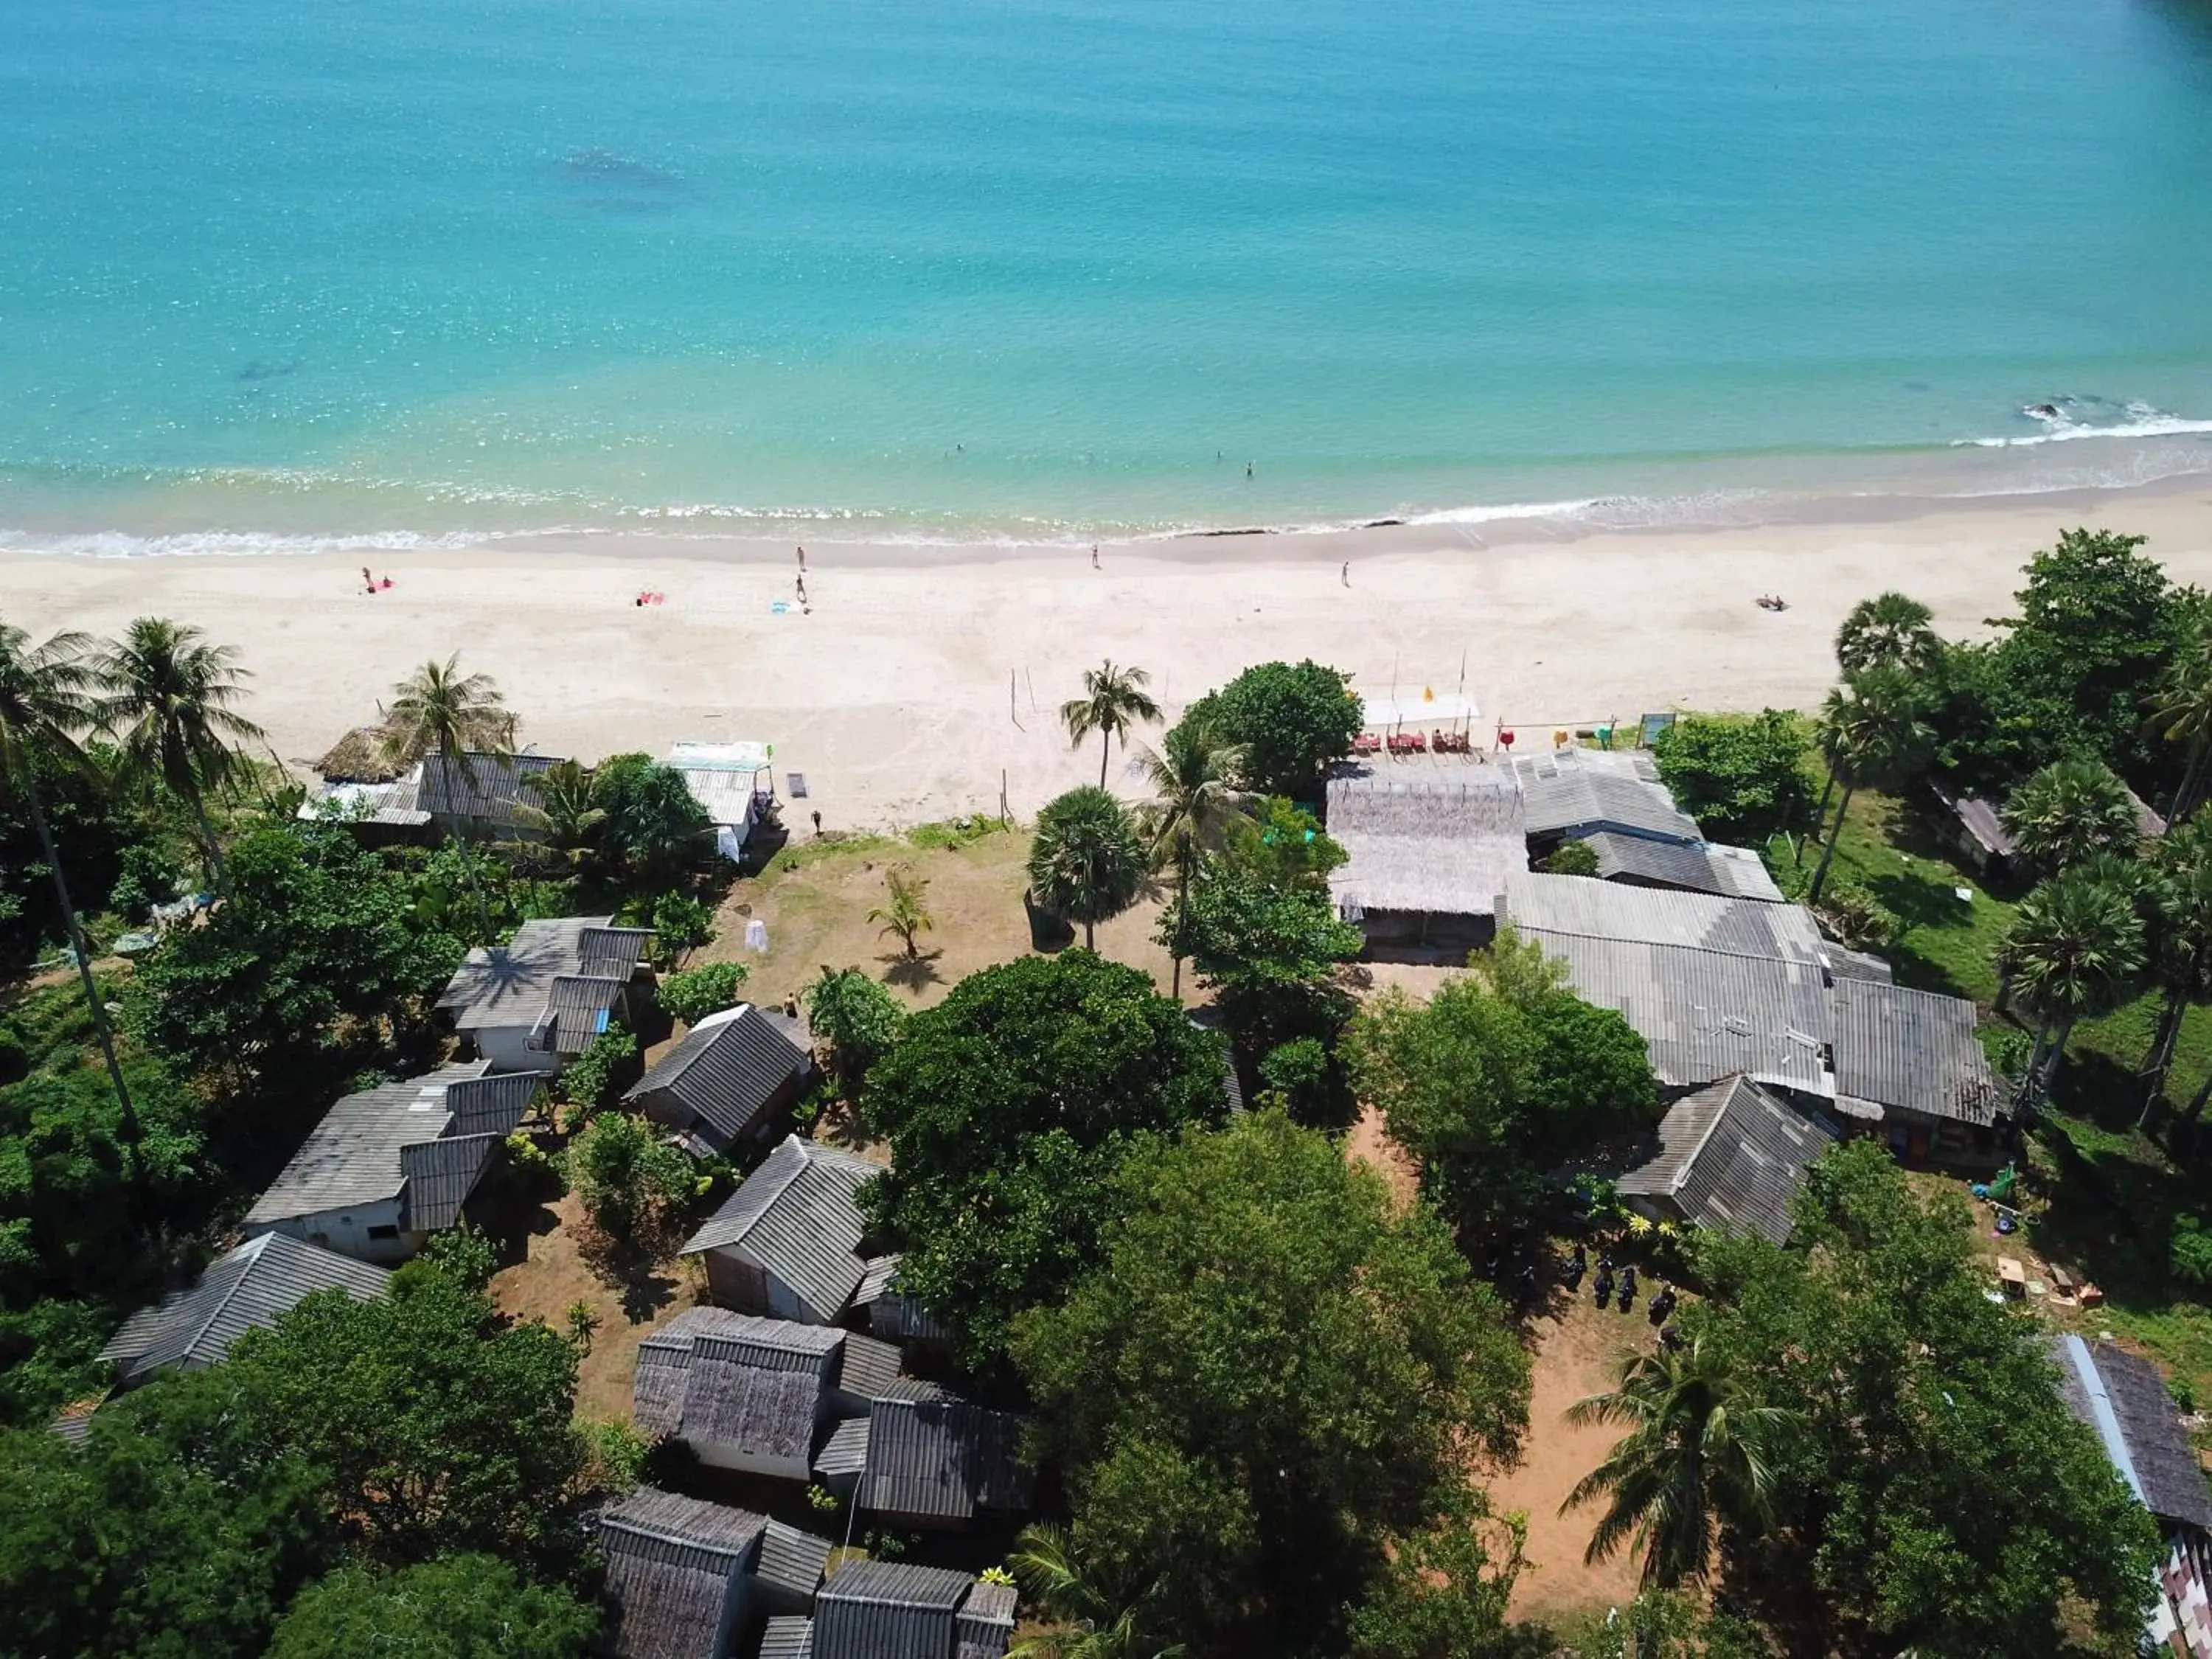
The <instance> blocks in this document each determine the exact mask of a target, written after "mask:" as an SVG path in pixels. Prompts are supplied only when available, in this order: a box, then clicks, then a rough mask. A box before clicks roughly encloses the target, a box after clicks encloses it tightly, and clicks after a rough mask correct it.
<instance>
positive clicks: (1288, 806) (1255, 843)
mask: <svg viewBox="0 0 2212 1659" xmlns="http://www.w3.org/2000/svg"><path fill="white" fill-rule="evenodd" d="M1222 839H1223V844H1222V846H1221V848H1220V849H1219V857H1220V858H1221V860H1222V861H1223V862H1225V863H1226V864H1229V865H1231V866H1234V867H1235V868H1237V869H1238V870H1240V871H1242V872H1244V873H1245V874H1247V875H1249V876H1251V877H1253V878H1255V879H1257V880H1259V881H1261V882H1263V883H1265V884H1267V886H1269V887H1279V888H1301V889H1304V890H1306V891H1309V892H1315V893H1326V892H1327V891H1328V872H1330V871H1332V870H1334V869H1338V868H1340V867H1341V866H1342V865H1343V864H1344V861H1345V860H1346V859H1348V858H1349V857H1350V856H1351V854H1348V853H1346V851H1345V850H1344V848H1343V846H1342V845H1341V844H1340V842H1336V841H1334V840H1333V839H1332V838H1331V837H1330V836H1329V833H1328V831H1327V830H1326V829H1322V827H1321V820H1320V819H1319V818H1317V817H1315V816H1314V815H1313V814H1312V813H1310V812H1309V811H1306V810H1305V808H1304V807H1303V806H1300V805H1297V803H1296V802H1295V801H1292V800H1291V799H1290V798H1289V797H1287V796H1285V795H1268V796H1266V797H1264V798H1262V799H1260V800H1258V801H1256V802H1255V803H1254V805H1253V807H1252V810H1251V811H1250V812H1249V814H1247V815H1243V816H1239V817H1234V818H1231V820H1230V821H1229V822H1228V823H1227V824H1226V826H1225V835H1224V836H1223V838H1222Z"/></svg>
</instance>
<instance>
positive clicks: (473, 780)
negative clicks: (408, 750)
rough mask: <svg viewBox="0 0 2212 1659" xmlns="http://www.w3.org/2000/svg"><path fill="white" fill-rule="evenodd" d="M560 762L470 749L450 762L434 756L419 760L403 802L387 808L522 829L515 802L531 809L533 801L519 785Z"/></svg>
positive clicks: (548, 757) (551, 757)
mask: <svg viewBox="0 0 2212 1659" xmlns="http://www.w3.org/2000/svg"><path fill="white" fill-rule="evenodd" d="M560 763H561V757H559V756H557V755H493V754H487V753H485V752H483V751H482V750H469V751H468V753H467V754H466V755H465V756H464V757H459V758H452V757H447V756H446V755H444V754H442V753H438V752H433V753H431V754H428V755H425V756H423V757H422V765H421V767H420V768H418V769H416V772H415V773H414V774H413V775H411V776H410V779H408V780H407V781H406V782H407V785H408V786H410V787H409V788H408V793H407V798H406V799H404V801H403V800H402V799H400V798H399V797H398V796H396V795H395V796H394V797H393V799H392V807H393V809H395V810H412V811H423V812H428V813H431V814H433V815H435V816H436V817H458V818H472V819H477V820H480V821H482V822H483V823H487V824H489V825H490V826H492V827H493V828H494V829H521V828H526V827H527V826H526V824H525V822H524V818H523V817H522V815H521V814H519V813H517V812H516V811H515V810H514V808H515V803H516V802H518V801H520V802H521V803H522V804H524V805H526V806H535V805H537V804H538V798H537V796H536V795H535V794H533V793H531V792H530V791H529V790H528V789H526V787H524V780H525V779H527V778H534V777H536V776H538V775H539V774H540V773H543V772H545V771H548V770H550V769H552V768H553V767H556V766H557V765H559V764H560Z"/></svg>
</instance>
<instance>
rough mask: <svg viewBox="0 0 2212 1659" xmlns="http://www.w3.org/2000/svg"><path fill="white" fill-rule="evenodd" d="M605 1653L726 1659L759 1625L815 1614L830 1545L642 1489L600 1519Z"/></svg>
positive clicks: (718, 1507) (645, 1658)
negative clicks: (744, 1632) (757, 1621)
mask: <svg viewBox="0 0 2212 1659" xmlns="http://www.w3.org/2000/svg"><path fill="white" fill-rule="evenodd" d="M596 1525H597V1530H598V1533H599V1542H600V1545H601V1547H602V1548H603V1549H604V1550H605V1554H606V1560H607V1573H606V1600H607V1607H608V1616H607V1628H606V1631H605V1650H606V1651H608V1652H610V1653H612V1654H614V1655H617V1656H621V1659H723V1656H725V1655H726V1654H727V1653H728V1652H729V1651H730V1650H731V1648H732V1643H733V1639H734V1638H735V1637H736V1634H737V1632H738V1631H739V1630H741V1629H743V1628H744V1626H746V1625H747V1624H749V1623H750V1621H751V1620H753V1619H754V1618H756V1617H757V1616H760V1615H762V1614H767V1615H769V1617H770V1618H776V1617H789V1616H792V1615H794V1614H803V1613H805V1612H806V1610H807V1609H808V1608H810V1607H812V1605H813V1602H814V1596H815V1594H816V1591H817V1589H819V1588H820V1586H821V1583H822V1577H823V1568H824V1566H825V1565H827V1563H828V1561H829V1553H830V1549H831V1545H830V1542H829V1540H828V1539H826V1538H817V1537H815V1536H814V1535H813V1534H810V1533H805V1532H801V1531H799V1529H798V1528H794V1527H788V1526H786V1525H784V1524H783V1523H782V1522H777V1521H771V1520H769V1519H767V1518H766V1517H765V1516H758V1515H755V1514H753V1513H751V1512H750V1511H749V1510H738V1509H732V1508H729V1507H727V1506H726V1505H724V1504H711V1503H708V1502H706V1501H705V1500H703V1499H701V1498H686V1497H683V1496H681V1495H679V1494H678V1493H675V1492H660V1491H658V1490H656V1489H654V1488H653V1487H651V1486H640V1487H638V1488H636V1489H635V1490H634V1491H632V1492H629V1493H628V1494H627V1495H625V1496H624V1497H623V1498H621V1499H619V1500H618V1501H617V1502H615V1503H613V1504H609V1505H608V1506H607V1507H606V1508H605V1509H604V1510H600V1511H599V1515H598V1516H597V1517H596Z"/></svg>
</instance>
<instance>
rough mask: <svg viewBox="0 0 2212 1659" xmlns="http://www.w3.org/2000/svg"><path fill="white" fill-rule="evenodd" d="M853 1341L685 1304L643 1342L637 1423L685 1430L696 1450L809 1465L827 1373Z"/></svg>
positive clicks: (634, 1390) (818, 1328) (648, 1428)
mask: <svg viewBox="0 0 2212 1659" xmlns="http://www.w3.org/2000/svg"><path fill="white" fill-rule="evenodd" d="M849 1336H850V1333H848V1332H845V1331H842V1330H838V1329H836V1328H832V1327H829V1326H824V1325H801V1324H797V1323H794V1322H792V1321H789V1320H782V1319H763V1318H760V1317H758V1316H755V1315H751V1314H739V1313H732V1312H730V1311H728V1310H726V1309H722V1308H687V1309H685V1310H684V1311H683V1312H682V1313H680V1314H678V1316H676V1317H675V1318H674V1319H672V1320H671V1321H670V1322H668V1323H667V1324H666V1325H664V1326H663V1327H661V1328H659V1330H657V1331H655V1332H653V1334H651V1335H650V1336H648V1337H647V1338H646V1339H645V1340H644V1341H643V1342H642V1343H641V1344H640V1345H639V1347H638V1356H637V1362H638V1363H637V1372H636V1376H635V1381H634V1383H632V1386H631V1395H630V1400H631V1418H632V1420H633V1421H635V1423H636V1425H637V1426H638V1427H639V1428H640V1429H641V1430H643V1431H645V1432H647V1433H648V1434H680V1435H681V1436H682V1437H684V1439H685V1440H686V1441H688V1442H690V1443H693V1444H695V1445H715V1446H726V1447H730V1448H732V1449H736V1450H738V1451H741V1452H744V1453H746V1454H748V1455H756V1456H774V1457H785V1458H800V1459H803V1458H805V1455H806V1452H807V1448H808V1446H809V1445H810V1444H811V1441H812V1439H813V1432H814V1423H815V1419H816V1415H817V1411H818V1409H819V1407H820V1402H821V1399H822V1394H823V1389H824V1387H825V1386H826V1384H825V1381H824V1376H825V1373H827V1372H829V1371H830V1370H831V1368H832V1367H834V1365H835V1364H836V1355H837V1352H838V1351H839V1350H840V1349H841V1348H842V1346H844V1344H845V1342H846V1341H847V1340H848V1337H849ZM860 1340H866V1339H860Z"/></svg>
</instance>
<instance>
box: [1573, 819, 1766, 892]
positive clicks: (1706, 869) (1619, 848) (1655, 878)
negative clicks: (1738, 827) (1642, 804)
mask: <svg viewBox="0 0 2212 1659" xmlns="http://www.w3.org/2000/svg"><path fill="white" fill-rule="evenodd" d="M1582 839H1583V841H1584V842H1587V843H1588V844H1589V849H1590V851H1592V852H1593V853H1595V854H1597V873H1598V876H1599V878H1600V879H1601V880H1605V881H1618V882H1622V883H1625V884H1628V885H1629V886H1632V887H1672V888H1676V889H1679V890H1681V891H1683V892H1685V893H1711V894H1712V895H1714V896H1716V897H1719V898H1740V899H1757V900H1759V901H1760V902H1763V903H1766V904H1779V903H1781V902H1782V890H1781V889H1780V888H1779V887H1777V886H1776V885H1775V884H1774V877H1773V876H1772V874H1771V873H1770V872H1768V870H1767V867H1766V860H1764V859H1762V858H1760V857H1759V854H1756V853H1754V852H1753V851H1752V850H1751V848H1748V847H1725V846H1723V845H1721V844H1720V843H1719V842H1710V841H1697V842H1674V841H1653V840H1651V839H1650V837H1648V836H1625V835H1623V834H1621V833H1620V831H1619V830H1618V829H1601V830H1599V831H1598V832H1597V833H1596V834H1595V835H1592V836H1583V837H1582Z"/></svg>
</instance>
